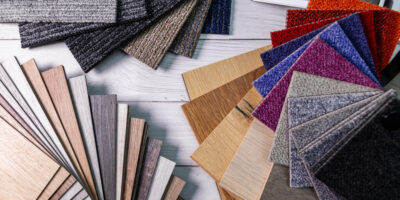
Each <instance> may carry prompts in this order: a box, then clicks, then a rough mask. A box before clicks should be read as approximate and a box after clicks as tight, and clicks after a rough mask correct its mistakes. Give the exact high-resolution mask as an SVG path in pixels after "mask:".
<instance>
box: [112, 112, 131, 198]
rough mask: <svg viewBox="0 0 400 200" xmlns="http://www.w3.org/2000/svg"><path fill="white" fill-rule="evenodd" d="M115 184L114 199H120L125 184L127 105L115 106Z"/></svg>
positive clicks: (127, 135) (127, 139)
mask: <svg viewBox="0 0 400 200" xmlns="http://www.w3.org/2000/svg"><path fill="white" fill-rule="evenodd" d="M117 109H118V111H117V113H118V115H117V177H116V178H117V180H116V181H117V184H116V188H115V189H116V197H115V198H116V199H121V198H122V194H123V190H124V185H125V184H124V183H125V177H126V175H125V172H126V170H125V169H126V168H125V166H126V165H125V158H126V154H125V153H126V150H127V143H128V141H129V138H128V137H129V134H127V131H128V127H129V123H128V122H129V120H128V119H129V117H128V116H129V106H128V104H118V105H117Z"/></svg>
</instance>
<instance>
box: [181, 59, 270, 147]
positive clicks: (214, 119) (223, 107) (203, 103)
mask: <svg viewBox="0 0 400 200" xmlns="http://www.w3.org/2000/svg"><path fill="white" fill-rule="evenodd" d="M264 73H265V69H264V67H259V68H257V69H256V70H254V71H251V72H250V73H247V74H245V75H243V76H241V77H239V78H237V79H235V80H233V81H232V82H229V83H227V84H225V85H223V86H221V87H219V88H217V89H215V90H212V91H211V92H209V93H207V94H205V95H203V96H200V97H198V98H196V99H195V100H193V101H190V102H188V103H186V104H184V105H183V106H182V109H183V112H184V113H185V115H186V118H187V119H188V121H189V124H190V126H191V127H192V130H193V132H194V134H195V136H196V138H197V140H198V142H199V143H202V142H203V141H204V139H206V138H207V136H208V135H209V134H210V133H211V131H212V130H214V129H215V127H217V125H218V124H219V123H220V122H221V121H222V120H223V119H224V117H225V116H226V115H227V114H228V113H229V112H230V111H231V110H232V109H233V108H234V107H235V105H236V104H237V103H238V102H239V101H240V99H241V98H242V97H243V96H244V95H245V94H246V92H248V91H249V90H250V89H251V88H252V82H253V81H254V80H255V79H257V78H258V77H260V76H261V75H262V74H264ZM210 80H212V79H210Z"/></svg>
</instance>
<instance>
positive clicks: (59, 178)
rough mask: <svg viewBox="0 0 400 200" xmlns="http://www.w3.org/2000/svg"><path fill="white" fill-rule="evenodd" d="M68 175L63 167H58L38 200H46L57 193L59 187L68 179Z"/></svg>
mask: <svg viewBox="0 0 400 200" xmlns="http://www.w3.org/2000/svg"><path fill="white" fill-rule="evenodd" d="M68 177H69V173H68V171H67V170H66V169H64V168H63V167H60V168H59V169H58V171H57V173H56V174H55V175H54V177H53V178H52V179H51V181H50V182H49V183H48V184H47V186H46V188H45V189H44V190H43V191H42V193H41V194H40V196H39V197H38V200H47V199H50V197H51V196H52V195H53V194H54V193H55V192H56V191H57V189H58V188H59V187H61V185H62V184H63V183H64V182H65V181H66V180H67V179H68Z"/></svg>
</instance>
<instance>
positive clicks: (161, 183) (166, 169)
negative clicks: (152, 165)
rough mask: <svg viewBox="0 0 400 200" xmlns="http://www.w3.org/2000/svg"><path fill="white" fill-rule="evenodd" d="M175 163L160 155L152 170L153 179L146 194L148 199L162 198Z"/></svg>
mask: <svg viewBox="0 0 400 200" xmlns="http://www.w3.org/2000/svg"><path fill="white" fill-rule="evenodd" d="M175 165H176V163H175V162H172V161H170V160H168V159H166V158H164V157H162V156H160V158H159V159H158V162H157V167H156V170H155V172H154V177H153V181H152V183H151V187H150V190H149V194H148V196H147V199H148V200H159V199H161V198H162V196H163V194H164V191H165V189H166V188H167V185H168V182H169V179H170V178H171V175H172V171H174V168H175Z"/></svg>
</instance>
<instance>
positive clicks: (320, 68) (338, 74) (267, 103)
mask: <svg viewBox="0 0 400 200" xmlns="http://www.w3.org/2000/svg"><path fill="white" fill-rule="evenodd" d="M282 63H283V62H282ZM282 69H283V70H285V72H286V73H285V74H284V75H283V76H282V78H281V79H280V80H278V82H277V84H276V85H274V86H272V87H271V88H272V89H271V90H270V92H269V93H268V95H267V96H266V97H265V98H264V100H263V101H262V103H261V104H260V105H259V106H258V107H257V108H256V110H255V111H254V112H253V115H254V116H255V117H256V118H257V119H259V120H260V121H261V122H263V123H264V124H265V125H267V126H268V127H270V128H271V129H272V130H276V126H277V124H278V120H279V116H280V113H281V110H282V106H283V103H284V100H285V96H286V92H287V90H288V87H289V83H290V79H291V76H292V73H293V71H301V72H305V73H311V74H314V75H318V76H324V77H329V78H333V79H337V80H342V81H348V82H351V83H354V84H361V85H365V86H369V87H373V88H377V89H380V88H381V87H380V86H378V85H376V83H374V82H373V81H372V80H370V79H368V78H367V77H366V76H365V75H364V74H363V73H362V72H361V71H359V70H358V69H357V68H356V67H354V65H352V64H351V63H350V62H348V61H347V60H346V59H345V58H344V57H343V56H341V55H340V54H339V53H337V52H336V51H335V50H334V49H333V48H332V47H330V46H329V45H328V44H326V43H325V42H324V41H323V40H321V39H319V38H316V39H315V40H314V41H313V42H311V44H310V45H309V46H308V47H307V49H306V50H305V51H304V53H303V54H302V55H301V56H300V57H299V58H298V59H297V61H296V62H295V63H294V64H293V65H289V66H285V65H283V67H282ZM286 69H288V70H286ZM266 74H269V72H267V73H266Z"/></svg>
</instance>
